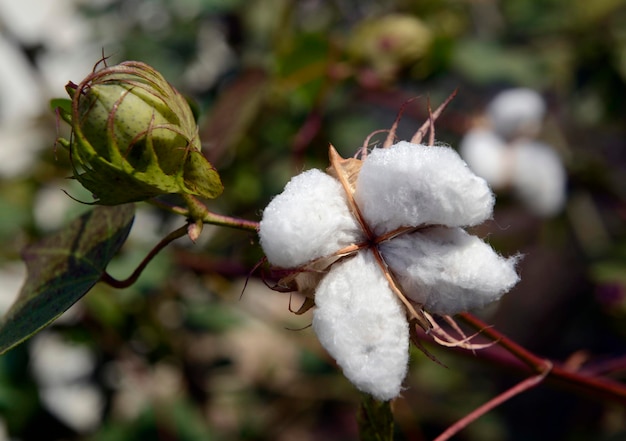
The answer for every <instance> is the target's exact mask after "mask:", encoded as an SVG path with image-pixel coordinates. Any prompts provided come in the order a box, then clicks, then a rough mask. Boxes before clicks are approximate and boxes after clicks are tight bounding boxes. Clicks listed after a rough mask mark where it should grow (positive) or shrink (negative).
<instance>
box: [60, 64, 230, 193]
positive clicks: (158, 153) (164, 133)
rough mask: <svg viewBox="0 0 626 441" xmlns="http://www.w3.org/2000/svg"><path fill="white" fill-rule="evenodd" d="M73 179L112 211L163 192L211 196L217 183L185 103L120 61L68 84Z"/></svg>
mask: <svg viewBox="0 0 626 441" xmlns="http://www.w3.org/2000/svg"><path fill="white" fill-rule="evenodd" d="M66 90H67V92H68V94H69V95H70V97H71V98H72V108H71V113H67V112H64V111H63V110H61V113H62V116H63V119H65V120H66V121H68V122H69V123H70V124H71V126H72V137H71V139H70V141H69V142H68V141H65V142H64V143H63V144H64V145H66V146H68V147H69V150H70V158H71V160H72V164H73V167H74V177H75V178H76V179H78V181H80V183H81V184H82V185H83V186H84V187H85V188H87V189H88V190H90V191H91V192H92V193H93V194H94V197H95V198H96V199H97V203H99V204H103V205H116V204H123V203H127V202H134V201H141V200H146V199H150V198H153V197H155V196H158V195H162V194H172V193H179V194H190V195H195V196H201V197H207V198H214V197H217V196H219V195H220V193H221V192H222V189H223V187H222V183H221V182H220V177H219V174H218V173H217V171H216V170H215V169H214V168H213V166H212V165H211V164H210V163H209V162H208V161H207V159H206V158H205V157H204V155H202V153H201V151H200V139H199V136H198V127H197V125H196V122H195V119H194V117H193V114H192V112H191V109H190V108H189V104H188V103H187V101H186V100H185V99H184V98H183V97H182V96H181V95H180V94H179V93H178V91H176V89H174V88H173V87H172V86H171V85H170V84H169V83H168V82H167V81H166V80H165V79H164V78H163V76H161V74H160V73H158V72H157V71H156V70H154V69H153V68H152V67H150V66H148V65H146V64H143V63H140V62H136V61H125V62H123V63H121V64H118V65H116V66H107V67H105V68H103V69H101V70H98V71H96V72H93V73H92V74H90V75H89V76H88V77H87V78H85V79H84V80H83V81H82V82H81V83H80V84H79V85H75V84H73V83H71V82H70V83H68V85H67V86H66Z"/></svg>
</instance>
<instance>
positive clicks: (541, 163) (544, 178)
mask: <svg viewBox="0 0 626 441" xmlns="http://www.w3.org/2000/svg"><path fill="white" fill-rule="evenodd" d="M513 152H514V159H515V160H514V167H513V176H512V181H513V187H514V189H515V192H516V193H517V195H518V196H519V198H520V199H521V200H522V202H523V203H524V204H525V205H526V206H527V207H528V208H529V209H530V210H531V211H532V212H534V213H535V214H538V215H540V216H553V215H555V214H557V213H558V212H560V211H561V209H562V208H563V205H564V204H565V185H566V173H565V169H564V167H563V164H562V162H561V159H560V158H559V156H558V155H557V154H556V152H555V151H554V150H553V149H552V148H551V147H550V146H548V145H546V144H542V143H540V142H535V141H526V140H524V141H519V142H517V143H515V145H514V146H513Z"/></svg>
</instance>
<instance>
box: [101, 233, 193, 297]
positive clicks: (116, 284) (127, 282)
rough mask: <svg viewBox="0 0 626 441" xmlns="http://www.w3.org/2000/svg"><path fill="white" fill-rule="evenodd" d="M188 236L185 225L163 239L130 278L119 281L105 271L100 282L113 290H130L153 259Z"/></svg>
mask: <svg viewBox="0 0 626 441" xmlns="http://www.w3.org/2000/svg"><path fill="white" fill-rule="evenodd" d="M186 234H187V225H184V226H182V227H180V228H178V229H176V230H174V231H172V232H171V233H170V234H168V235H167V236H165V237H164V238H163V239H161V241H160V242H159V243H158V244H157V245H156V246H155V247H154V248H153V249H152V250H150V252H149V253H148V255H147V256H146V257H144V259H143V260H142V261H141V263H140V264H139V266H137V268H136V269H135V271H133V273H132V274H131V275H130V276H129V277H128V278H126V279H124V280H118V279H116V278H115V277H113V276H111V275H110V274H109V273H107V272H106V271H105V272H104V273H103V274H102V276H101V277H100V281H101V282H104V283H106V284H107V285H110V286H112V287H113V288H128V287H129V286H131V285H132V284H133V283H135V282H136V281H137V279H138V278H139V276H140V275H141V273H142V272H143V270H144V269H145V268H146V266H148V264H149V263H150V262H151V261H152V259H154V257H155V256H156V255H157V254H158V253H159V252H160V251H161V250H162V249H163V248H165V247H166V246H167V245H169V244H170V243H171V242H173V241H175V240H176V239H178V238H180V237H183V236H184V235H186Z"/></svg>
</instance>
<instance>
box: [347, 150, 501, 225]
mask: <svg viewBox="0 0 626 441" xmlns="http://www.w3.org/2000/svg"><path fill="white" fill-rule="evenodd" d="M355 199H356V201H357V203H358V205H359V207H360V208H361V212H362V213H363V216H364V217H365V219H366V221H367V222H368V223H369V225H370V227H372V228H373V229H374V231H375V232H376V233H377V234H383V233H385V232H389V231H392V230H395V229H397V228H399V227H403V226H418V225H428V224H441V225H447V226H463V225H477V224H480V223H481V222H483V221H484V220H485V219H488V218H489V217H491V214H492V210H493V204H494V196H493V194H492V193H491V190H490V189H489V186H488V185H487V183H486V182H485V180H484V179H482V178H479V177H478V176H476V175H475V174H474V173H473V172H472V171H471V170H470V169H469V167H468V166H467V164H465V162H463V160H462V159H461V158H460V156H459V155H458V154H457V153H456V152H455V151H454V150H452V149H451V148H449V147H436V146H430V147H429V146H423V145H417V144H411V143H409V142H404V141H403V142H399V143H398V144H396V145H394V146H392V147H390V148H387V149H374V150H373V151H372V153H370V154H369V156H368V157H367V159H365V161H364V162H363V167H362V168H361V171H360V173H359V178H358V180H357V186H356V194H355Z"/></svg>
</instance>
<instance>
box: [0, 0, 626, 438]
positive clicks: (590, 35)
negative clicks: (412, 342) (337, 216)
mask: <svg viewBox="0 0 626 441" xmlns="http://www.w3.org/2000/svg"><path fill="white" fill-rule="evenodd" d="M42 1H43V0H42ZM77 3H78V4H79V5H80V6H79V7H77V11H78V13H80V16H81V17H82V19H83V20H84V23H85V25H86V26H88V27H90V28H92V29H94V30H95V31H94V33H93V35H92V39H93V41H91V42H90V43H94V42H95V44H96V45H99V46H100V47H103V49H104V54H105V55H107V56H110V57H111V58H110V59H109V61H108V62H109V63H111V64H112V63H115V62H119V61H122V60H127V59H134V60H139V61H143V62H146V63H149V64H151V65H152V66H154V67H155V68H156V69H158V70H159V71H160V72H161V73H162V74H163V75H164V76H165V77H166V78H167V79H168V80H169V81H171V82H172V83H173V84H174V85H175V86H176V87H177V88H178V89H179V90H181V91H182V92H184V93H185V94H187V95H188V96H189V97H191V98H193V99H194V100H195V101H196V102H197V103H198V109H199V118H200V119H199V122H200V127H201V128H200V130H201V138H202V142H203V151H204V152H205V153H206V154H207V156H208V158H209V160H210V161H211V162H212V163H213V164H215V165H216V167H217V169H218V171H219V172H220V175H221V177H222V181H223V183H224V186H225V190H224V194H223V195H222V196H221V197H220V198H219V199H217V200H215V201H211V202H210V204H209V205H210V207H211V209H213V210H215V211H217V212H222V213H225V214H228V215H232V216H239V217H243V218H247V219H252V220H258V219H259V218H260V214H261V212H262V209H263V207H264V206H265V205H266V204H267V202H268V201H269V200H270V199H271V198H272V196H273V195H275V194H277V193H278V192H280V191H281V190H282V188H283V187H284V185H285V183H286V182H287V181H288V180H289V178H290V177H291V176H292V175H294V174H295V173H297V172H299V171H301V170H303V169H305V168H310V167H322V168H323V167H325V166H326V165H327V149H328V144H329V143H332V144H333V145H335V147H336V148H337V149H338V150H339V151H340V153H341V154H342V155H344V156H349V155H352V154H354V153H355V152H356V150H357V149H358V148H359V147H360V146H361V145H362V143H363V141H364V139H365V138H366V137H367V136H368V135H369V134H370V133H371V132H373V131H374V130H379V129H388V128H389V127H390V126H391V124H392V123H393V121H394V119H395V116H396V113H397V112H398V110H399V108H400V106H401V105H402V104H403V103H404V102H406V100H408V99H410V98H412V97H415V96H420V97H421V99H420V100H418V101H416V102H415V103H413V104H411V105H410V106H409V107H408V108H407V111H406V112H405V114H404V117H403V119H402V121H401V123H400V127H399V130H398V135H399V137H400V138H404V139H406V138H409V137H410V136H411V135H412V133H413V132H414V131H415V130H416V129H417V127H419V125H421V123H422V122H423V121H424V120H425V118H427V105H426V98H427V97H430V99H431V101H432V103H433V106H436V105H437V104H438V103H440V102H441V101H442V100H443V99H445V97H447V96H448V95H449V94H450V93H451V92H452V91H453V90H454V89H455V88H459V94H458V96H457V98H456V99H455V100H454V101H453V102H452V104H451V106H450V107H449V109H448V110H447V111H446V113H444V115H443V117H442V118H440V119H439V120H438V121H437V139H438V140H439V141H441V142H446V143H449V144H451V145H452V146H456V145H457V142H458V140H459V139H460V137H461V136H462V135H463V133H464V132H465V131H466V130H467V128H468V127H469V125H470V124H471V122H472V121H473V120H474V119H475V118H476V117H478V116H479V115H480V112H481V111H482V110H483V107H484V105H485V104H486V103H487V102H488V101H489V99H490V98H491V97H492V96H493V95H494V94H495V93H496V92H498V91H499V90H501V89H503V88H506V87H511V86H526V87H531V88H535V89H537V90H539V91H540V92H541V93H542V94H544V96H545V97H546V98H547V100H548V103H549V116H548V120H547V123H546V129H545V130H544V133H542V135H541V136H542V138H543V139H545V140H547V141H549V142H550V143H552V144H553V145H554V146H555V148H556V149H557V150H558V152H559V153H560V155H561V156H562V158H563V159H564V161H565V163H566V165H567V168H568V172H569V202H568V205H567V209H566V211H565V212H564V213H562V214H561V215H560V216H558V217H556V218H554V219H550V220H543V219H537V218H535V217H533V216H532V215H530V214H529V213H527V212H526V211H525V210H524V208H523V207H521V206H519V205H518V204H517V203H516V202H515V200H514V199H512V198H510V197H509V196H508V195H499V197H498V203H497V206H496V213H495V218H494V221H493V222H491V223H489V224H488V225H487V226H486V227H484V229H483V230H481V233H484V235H485V236H487V235H488V236H489V241H490V242H491V243H492V244H493V245H494V246H496V247H497V248H498V249H499V250H500V251H501V252H502V253H503V254H513V253H516V252H517V251H520V252H522V253H523V254H524V255H525V257H524V259H523V261H522V263H521V266H520V272H521V275H522V283H521V284H520V285H519V286H518V287H517V288H516V289H515V290H514V291H513V292H511V293H510V294H508V295H507V296H505V298H504V300H503V301H502V302H501V304H500V305H499V306H498V308H497V310H493V311H489V313H490V315H489V316H488V318H487V320H488V321H489V322H491V323H494V324H495V325H496V326H497V327H498V329H500V330H501V331H503V332H505V333H506V334H507V335H509V336H510V337H512V338H513V339H515V340H516V341H518V342H520V343H522V344H524V345H526V346H527V347H529V348H530V349H532V350H534V351H536V352H537V353H539V354H540V355H543V356H547V357H551V358H554V359H557V360H565V359H567V358H568V357H570V356H572V354H577V355H579V356H580V357H582V359H583V361H584V362H586V363H588V364H589V365H591V366H595V365H596V364H598V365H600V363H601V362H603V361H606V360H611V359H617V360H622V363H621V364H620V365H618V369H616V370H615V371H614V372H611V375H612V376H613V377H614V378H616V379H618V380H621V381H624V379H625V378H626V373H625V372H626V371H625V370H624V362H623V360H624V358H625V357H626V351H625V348H626V341H625V340H626V281H625V280H624V274H625V273H626V260H625V257H626V256H625V255H624V249H626V230H625V229H624V227H623V225H624V220H625V217H626V203H625V201H626V179H625V176H626V174H625V172H626V155H625V152H626V144H625V143H626V141H625V140H626V126H625V125H624V120H625V117H626V104H625V103H626V100H624V96H626V31H625V30H626V26H625V25H626V2H624V1H621V0H601V1H593V2H589V1H585V0H576V1H565V0H532V1H527V0H510V1H507V2H494V1H481V2H464V1H458V0H443V1H432V0H431V1H419V2H417V1H408V0H395V1H386V2H383V1H376V0H368V1H363V2H357V1H354V0H345V1H343V0H342V1H339V0H338V1H318V0H307V1H290V0H253V1H250V2H243V1H235V0H230V1H229V0H219V1H218V0H215V1H213V0H185V1H174V0H170V1H166V0H132V1H123V0H109V1H102V2H96V1H93V2H77ZM72 4H73V3H72ZM389 17H392V19H389ZM393 17H396V18H400V19H401V20H408V21H407V22H405V21H402V23H409V25H407V28H408V29H407V30H406V32H407V34H408V40H402V39H403V38H407V37H406V36H405V34H403V36H401V37H397V35H398V34H397V33H396V31H398V28H399V25H398V23H399V22H394V21H393ZM2 20H6V18H5V17H3V18H2ZM113 24H115V25H114V26H113ZM0 29H2V27H0ZM1 32H2V31H0V33H1ZM5 37H6V36H5ZM5 37H3V38H5ZM7 38H8V37H7ZM412 38H413V39H419V41H413V43H415V44H414V45H413V46H412V45H407V44H406V41H409V42H410V41H412V40H411V39H412ZM398 39H399V40H398ZM398 41H400V42H401V44H400V46H398ZM80 43H81V44H84V43H86V42H80ZM38 45H39V46H37V45H35V46H37V47H34V48H33V47H32V44H31V43H30V42H29V43H28V44H26V43H22V44H21V45H18V46H19V47H20V50H23V51H24V52H25V53H27V54H29V56H31V57H36V54H37V51H38V50H42V48H43V49H44V50H45V48H46V42H45V41H41V42H38ZM366 45H367V46H366ZM407 51H408V53H407ZM33 54H34V55H33ZM99 58H100V53H99V52H94V53H93V54H92V59H91V60H89V63H90V64H95V63H96V62H97V60H98V59H99ZM67 80H72V81H74V82H78V81H80V80H81V78H67ZM54 94H56V95H57V96H59V97H60V96H63V95H64V91H63V90H61V89H60V90H56V91H54ZM44 99H45V100H47V97H43V96H42V100H44ZM36 124H37V125H38V126H41V127H42V128H43V129H44V133H45V136H43V137H42V138H41V140H40V144H41V149H40V151H39V153H38V154H37V156H36V158H35V159H34V162H33V163H32V166H31V167H30V168H29V169H28V171H27V172H25V173H21V174H19V175H18V176H7V177H5V178H4V179H3V180H2V181H1V182H0V212H1V213H2V216H0V237H1V238H2V241H3V247H2V250H1V251H0V263H2V267H3V268H5V267H6V268H9V267H10V266H11V265H12V264H14V263H15V262H16V261H17V260H18V253H19V250H20V249H21V248H22V247H23V246H24V244H26V243H29V242H31V241H32V240H34V239H36V238H38V237H40V236H42V235H43V234H45V233H46V232H47V230H48V228H50V227H49V226H46V225H47V224H46V222H44V221H42V219H43V220H45V219H48V218H51V217H52V214H51V212H45V213H44V214H43V215H42V214H37V207H38V206H39V204H41V203H42V202H41V201H40V200H39V199H38V195H41V194H42V193H41V192H42V189H43V188H44V187H45V186H46V185H47V184H48V183H50V182H63V181H62V179H63V178H65V177H67V176H69V175H70V174H71V167H70V165H69V162H68V160H67V158H66V157H64V155H63V152H61V151H55V150H54V149H53V147H52V146H53V142H54V137H55V118H54V115H53V114H51V113H47V114H42V115H41V116H40V117H39V118H37V119H36ZM61 130H63V129H61ZM384 136H385V134H382V135H380V136H379V137H378V138H376V137H375V138H374V140H378V141H380V140H382V139H384ZM11 142H14V141H11V140H6V141H5V140H0V148H2V149H5V148H13V149H16V151H18V152H19V149H20V146H19V145H11V144H10V143H11ZM15 154H17V153H15ZM68 188H69V187H68ZM59 193H60V191H59ZM70 194H72V195H75V194H76V193H74V192H73V190H70ZM61 196H63V197H64V198H65V199H66V200H67V199H68V198H67V197H65V196H64V195H62V194H61ZM82 199H83V200H88V198H82ZM70 202H71V201H70ZM71 203H72V204H76V203H74V202H71ZM55 204H57V205H59V206H60V205H62V204H63V202H58V203H56V202H55ZM46 209H47V210H50V208H46ZM68 209H69V208H68ZM143 210H144V211H142V212H143V213H144V214H145V216H146V217H145V218H143V220H142V218H139V219H138V220H137V221H136V223H135V224H136V226H135V228H134V229H133V232H131V237H130V239H129V242H128V243H127V245H126V246H125V247H124V248H123V249H122V252H121V255H120V256H119V259H117V260H116V261H114V262H113V266H114V267H115V268H113V270H112V272H116V273H122V275H121V276H120V277H123V275H124V274H129V273H130V272H131V271H132V269H133V267H134V265H135V264H136V262H138V261H139V260H140V259H141V255H143V254H145V253H146V252H147V251H148V250H149V249H150V248H151V246H153V245H154V244H155V243H156V242H158V238H159V237H160V236H163V235H165V234H167V233H168V232H169V231H170V230H172V229H174V228H176V227H178V226H180V225H181V224H182V221H183V220H182V219H175V218H172V217H171V216H169V215H166V214H163V213H160V212H158V211H156V210H153V209H150V208H145V207H144V209H143ZM138 226H139V228H138ZM261 258H262V253H261V250H260V247H259V246H258V243H257V238H256V237H255V236H254V235H251V234H249V233H243V232H238V231H228V230H226V229H224V228H221V229H218V228H209V227H207V228H206V229H205V231H204V232H203V235H202V238H201V241H200V242H199V243H198V244H196V245H193V246H191V245H190V244H189V243H186V241H185V240H181V241H180V243H178V244H176V245H175V246H172V247H170V248H168V249H167V250H166V251H165V253H164V254H163V255H162V256H160V257H159V259H160V260H159V261H157V262H153V266H151V267H149V269H148V272H147V273H146V274H144V275H143V276H142V278H141V279H140V280H139V282H138V283H137V284H136V285H135V286H133V287H131V288H129V289H125V290H121V291H115V290H112V289H111V288H108V287H106V286H101V285H97V286H96V287H95V288H94V289H93V290H92V291H91V292H90V293H89V295H87V296H86V297H85V299H84V300H83V301H81V302H80V303H79V305H78V307H77V308H76V309H75V310H74V311H72V313H71V314H68V315H67V316H65V317H64V318H63V319H62V320H61V321H60V322H59V323H58V324H56V325H55V326H54V327H53V329H52V330H51V331H47V332H55V333H59V334H60V335H62V336H63V338H64V339H65V340H66V341H67V342H68V344H69V345H70V346H72V345H74V346H76V345H78V346H81V347H85V348H88V349H89V350H90V351H91V352H92V353H93V354H94V359H95V364H94V368H93V371H92V372H91V373H90V374H89V375H88V378H87V380H88V381H89V383H90V384H91V385H93V386H94V387H95V388H96V389H97V390H98V391H99V392H100V393H101V396H102V401H101V404H100V405H99V407H97V409H96V412H97V423H96V424H94V425H91V426H88V427H86V428H85V427H84V426H76V425H72V423H70V422H68V421H67V420H64V419H63V418H61V417H59V415H58V413H55V412H54V408H52V409H51V408H50V407H49V406H48V405H47V403H46V402H45V400H44V398H43V397H44V396H45V395H44V392H45V390H44V389H45V387H46V386H44V385H43V383H42V382H41V379H37V378H36V376H35V375H34V370H33V366H34V361H33V360H34V357H35V354H34V352H33V351H34V349H33V346H32V344H31V342H28V343H26V344H25V345H23V346H20V347H18V348H17V349H15V350H14V351H12V352H9V353H8V354H6V355H4V356H3V357H2V358H0V417H1V418H2V419H3V421H4V427H5V428H6V432H7V433H8V435H7V436H6V439H9V438H10V439H15V440H23V441H28V440H41V439H42V438H41V435H40V434H41V433H46V434H47V435H46V438H45V439H47V440H50V441H54V440H93V441H108V440H113V439H115V440H129V441H130V440H147V439H154V440H166V439H167V440H188V441H196V440H213V439H215V440H225V441H226V440H284V441H287V440H293V439H297V440H299V441H306V440H318V439H324V440H331V441H332V440H350V439H357V437H358V433H357V426H356V419H355V414H356V413H355V412H356V409H357V407H358V402H359V394H358V393H357V391H356V390H354V388H353V387H352V386H351V385H350V384H349V383H348V382H347V380H345V379H344V378H343V377H342V376H341V374H340V372H339V371H338V370H337V369H335V368H334V367H333V362H332V360H331V359H330V358H329V357H328V356H327V355H326V354H325V352H324V351H323V350H322V349H321V348H320V346H319V344H318V343H317V341H316V339H315V336H314V335H313V332H312V330H311V329H308V328H306V327H307V326H308V325H309V324H310V320H311V318H310V313H309V314H305V315H304V316H295V315H293V314H291V313H290V312H289V310H288V308H289V302H290V297H289V295H288V294H279V293H275V292H272V291H269V290H268V289H267V288H266V287H265V286H264V285H263V283H261V281H260V277H258V273H255V274H254V275H253V276H252V277H251V278H250V279H249V281H248V285H247V288H246V289H245V291H244V290H243V287H244V282H245V280H246V278H247V277H248V276H249V274H250V271H251V270H252V268H253V266H254V265H255V264H256V263H257V262H258V261H259V260H260V259H261ZM7 274H8V273H7ZM5 276H6V274H5V275H3V277H5ZM7 280H8V279H7ZM4 285H5V286H7V287H9V286H10V284H9V282H5V283H4ZM7 290H8V288H7ZM2 295H3V296H6V297H10V295H11V293H10V292H6V293H3V294H2ZM299 301H300V300H299V299H298V298H296V297H294V298H293V299H292V303H291V307H292V308H293V309H297V308H298V307H299V303H298V302H299ZM3 304H4V302H3ZM429 349H430V350H432V351H433V353H434V354H435V355H436V356H437V357H438V358H440V359H441V360H442V361H443V362H444V363H445V365H446V366H447V367H448V368H447V369H446V368H444V367H442V366H440V365H438V364H435V363H433V362H431V361H430V360H428V359H427V358H426V357H424V356H423V355H422V354H421V353H420V352H419V351H417V350H416V351H414V353H413V356H412V365H411V373H410V375H409V377H408V382H407V390H406V391H405V392H404V394H403V398H402V399H400V400H398V401H397V402H396V403H394V409H393V410H394V416H395V419H396V428H395V437H396V439H413V440H428V439H433V438H434V437H435V436H436V435H437V434H439V433H441V432H442V431H443V430H444V429H445V428H446V427H447V426H449V425H450V424H452V423H453V422H454V421H455V420H456V419H458V418H460V417H461V416H463V415H464V414H466V413H467V412H469V411H471V410H472V409H474V408H475V407H476V406H477V405H480V404H481V403H483V402H485V401H486V400H488V399H489V398H490V397H493V396H494V395H496V394H497V393H499V392H501V391H502V390H504V389H505V388H506V387H509V386H510V385H511V384H513V382H515V381H517V380H519V378H520V377H519V376H518V374H517V373H515V372H509V371H507V370H506V369H504V368H502V367H497V366H491V365H488V364H483V363H480V362H479V361H478V360H479V358H477V357H474V356H472V355H471V354H469V355H466V356H457V355H455V354H451V353H449V352H447V351H445V350H444V349H443V348H437V347H432V348H431V347H429ZM61 364H63V363H61ZM600 366H601V365H600ZM60 368H61V367H59V366H56V365H53V364H51V365H50V366H49V369H50V370H52V371H55V370H57V369H60ZM58 406H60V404H59V405H58ZM79 406H80V404H79ZM85 406H86V405H85ZM529 421H532V424H529ZM624 421H626V411H625V410H624V409H623V408H620V407H619V406H616V405H614V404H611V403H608V402H606V403H605V402H599V401H594V400H590V399H589V398H588V397H584V396H580V395H576V394H573V393H572V392H570V391H567V390H562V389H555V388H552V387H551V386H550V385H546V386H542V387H541V388H539V389H536V390H533V391H530V392H528V393H526V394H524V395H522V396H519V397H516V398H515V399H513V400H512V401H511V402H508V403H505V404H504V405H502V406H500V407H499V408H498V409H496V410H495V411H493V412H492V413H490V414H489V415H487V416H486V417H484V418H482V419H480V420H478V421H477V422H476V423H474V424H473V425H471V426H470V427H469V428H468V429H466V430H465V431H464V432H462V434H461V435H459V436H458V438H457V439H459V440H469V441H473V440H487V441H489V440H494V441H495V440H504V441H517V440H527V439H533V440H544V439H545V440H548V439H550V440H552V439H560V440H581V439H594V440H617V439H625V438H624V437H626V424H625V423H624ZM0 438H1V436H0Z"/></svg>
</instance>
